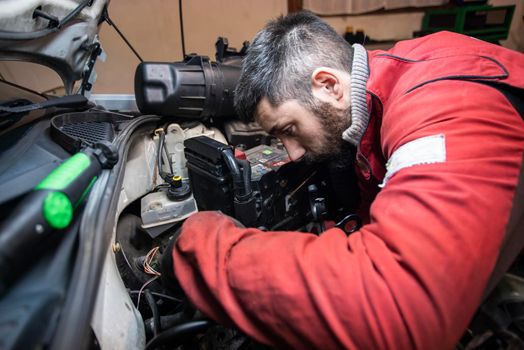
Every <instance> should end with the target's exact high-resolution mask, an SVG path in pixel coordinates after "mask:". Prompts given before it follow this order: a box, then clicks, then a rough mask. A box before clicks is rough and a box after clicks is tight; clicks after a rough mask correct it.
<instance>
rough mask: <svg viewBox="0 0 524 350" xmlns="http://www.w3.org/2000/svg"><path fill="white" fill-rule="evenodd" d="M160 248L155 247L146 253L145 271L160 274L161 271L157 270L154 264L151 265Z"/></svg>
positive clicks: (150, 273)
mask: <svg viewBox="0 0 524 350" xmlns="http://www.w3.org/2000/svg"><path fill="white" fill-rule="evenodd" d="M159 249H160V247H154V248H153V249H151V250H150V251H149V252H148V253H147V254H146V258H145V259H144V264H143V266H144V272H145V273H147V274H149V275H155V276H160V272H158V271H157V270H155V268H154V267H153V266H151V263H152V262H153V260H154V259H155V255H156V253H158V250H159Z"/></svg>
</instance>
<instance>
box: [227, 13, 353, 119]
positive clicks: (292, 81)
mask: <svg viewBox="0 0 524 350" xmlns="http://www.w3.org/2000/svg"><path fill="white" fill-rule="evenodd" d="M352 59H353V49H352V48H351V46H350V45H349V44H348V43H347V42H346V41H345V40H344V38H342V37H341V36H340V35H339V34H337V32H335V30H334V29H333V28H332V27H330V26H329V25H328V24H327V23H325V22H324V21H322V20H321V19H320V18H318V17H317V16H315V15H314V14H312V13H311V12H307V11H301V12H296V13H293V14H290V15H287V16H285V17H283V16H280V17H279V18H277V19H276V20H273V21H270V22H269V23H268V24H267V25H266V26H265V27H264V28H263V29H262V30H261V31H260V32H258V33H257V35H256V36H255V38H254V39H253V42H252V44H251V45H250V47H249V49H248V52H247V56H246V57H245V58H244V61H243V66H242V73H241V75H240V80H239V82H238V85H237V88H236V90H235V108H236V110H237V113H238V114H239V115H240V117H241V118H243V119H244V120H251V119H253V116H254V114H255V112H256V108H257V106H258V103H259V102H260V100H261V99H262V98H264V97H267V98H268V101H269V102H270V103H271V105H273V106H275V107H276V106H278V105H280V104H281V103H283V102H285V101H287V100H292V99H296V100H299V101H301V102H303V103H304V104H305V105H306V106H308V107H310V106H312V105H313V95H312V90H311V74H312V73H313V71H314V70H315V69H316V68H318V67H329V68H335V69H338V70H342V71H347V72H350V70H351V63H352Z"/></svg>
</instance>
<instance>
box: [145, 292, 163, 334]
mask: <svg viewBox="0 0 524 350" xmlns="http://www.w3.org/2000/svg"><path fill="white" fill-rule="evenodd" d="M145 295H146V301H147V304H148V305H149V308H150V309H151V313H152V314H153V335H154V336H155V337H156V336H157V334H158V333H159V332H160V330H161V328H160V314H159V313H158V307H157V305H156V301H155V298H153V295H152V294H151V292H150V291H149V289H146V290H145Z"/></svg>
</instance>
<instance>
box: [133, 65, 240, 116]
mask: <svg viewBox="0 0 524 350" xmlns="http://www.w3.org/2000/svg"><path fill="white" fill-rule="evenodd" d="M240 70H241V67H240V65H239V63H238V62H236V63H235V62H233V63H230V64H222V63H217V62H211V61H209V58H208V57H206V56H197V55H193V56H188V57H187V58H186V60H185V61H184V62H174V63H170V62H164V63H162V62H142V63H140V64H139V65H138V67H137V69H136V72H135V97H136V103H137V106H138V109H139V110H140V112H142V113H144V114H157V115H161V116H166V117H181V118H188V119H193V120H204V119H209V118H224V117H232V116H234V115H235V110H234V107H233V97H234V91H235V87H236V84H237V82H238V79H239V77H240Z"/></svg>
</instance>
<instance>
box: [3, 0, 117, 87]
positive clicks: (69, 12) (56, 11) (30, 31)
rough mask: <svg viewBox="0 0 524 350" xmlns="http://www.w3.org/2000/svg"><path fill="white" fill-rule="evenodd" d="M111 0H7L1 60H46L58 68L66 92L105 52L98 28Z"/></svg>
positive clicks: (45, 61) (44, 62)
mask: <svg viewBox="0 0 524 350" xmlns="http://www.w3.org/2000/svg"><path fill="white" fill-rule="evenodd" d="M108 2H109V0H90V1H87V0H26V1H20V0H3V1H2V6H0V60H21V61H29V62H35V63H39V64H43V65H45V66H48V67H50V68H51V69H53V70H55V71H56V72H57V73H58V75H59V76H60V78H61V79H62V81H63V82H64V86H65V89H66V92H67V93H68V94H70V93H71V92H72V89H73V85H74V83H75V81H77V80H79V79H82V78H84V77H85V76H86V75H87V76H88V75H89V73H90V63H89V62H90V61H92V60H93V59H96V56H98V54H99V53H100V52H101V50H100V44H99V42H98V29H99V24H100V22H101V20H102V19H103V18H104V14H105V11H106V6H107V3H108Z"/></svg>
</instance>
